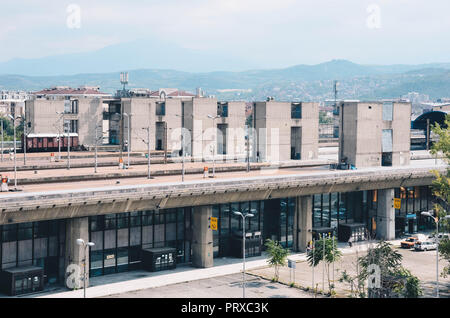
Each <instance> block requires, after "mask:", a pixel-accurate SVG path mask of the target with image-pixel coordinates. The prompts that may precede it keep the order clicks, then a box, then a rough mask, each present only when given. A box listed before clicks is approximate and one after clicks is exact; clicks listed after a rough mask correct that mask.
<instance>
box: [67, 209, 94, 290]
mask: <svg viewBox="0 0 450 318" xmlns="http://www.w3.org/2000/svg"><path fill="white" fill-rule="evenodd" d="M79 238H81V239H83V240H84V241H85V242H86V243H87V242H89V218H88V217H83V218H74V219H68V220H66V254H65V267H64V270H65V276H64V277H65V280H64V284H65V286H66V287H68V288H70V289H73V288H78V289H79V288H83V275H84V256H85V253H84V252H85V251H84V248H83V247H82V246H80V245H78V244H77V239H79ZM86 252H87V253H86V277H87V278H86V287H87V286H89V250H87V251H86Z"/></svg>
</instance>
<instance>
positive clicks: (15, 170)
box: [8, 115, 21, 190]
mask: <svg viewBox="0 0 450 318" xmlns="http://www.w3.org/2000/svg"><path fill="white" fill-rule="evenodd" d="M8 116H9V118H11V120H12V122H13V129H14V190H17V160H16V155H17V146H16V120H17V119H19V118H21V116H20V115H19V116H17V117H14V116H11V115H8Z"/></svg>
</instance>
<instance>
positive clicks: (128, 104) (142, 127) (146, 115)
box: [119, 97, 156, 152]
mask: <svg viewBox="0 0 450 318" xmlns="http://www.w3.org/2000/svg"><path fill="white" fill-rule="evenodd" d="M122 107H123V112H124V113H127V114H131V119H130V127H131V130H130V135H131V137H130V140H131V142H130V150H131V151H142V152H147V149H148V146H147V139H148V137H147V128H148V127H149V126H150V149H151V150H154V149H155V133H156V130H155V117H156V115H155V100H154V99H150V98H141V97H133V98H123V99H122ZM123 127H124V130H123V133H124V139H126V136H127V130H128V123H127V118H126V117H125V116H124V117H123ZM119 138H120V137H119Z"/></svg>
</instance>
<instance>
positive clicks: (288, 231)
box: [212, 198, 295, 257]
mask: <svg viewBox="0 0 450 318" xmlns="http://www.w3.org/2000/svg"><path fill="white" fill-rule="evenodd" d="M236 211H239V212H243V213H252V214H253V215H254V216H253V217H252V218H248V219H246V222H245V231H246V232H247V233H254V232H261V235H262V238H263V243H264V241H265V240H266V239H268V238H271V239H274V240H277V241H279V242H280V244H281V245H282V246H284V247H287V248H292V246H293V227H294V215H295V198H284V199H275V200H266V201H245V202H234V203H227V204H220V205H214V206H213V212H212V214H213V217H217V218H218V231H213V244H214V245H213V246H214V247H213V250H214V257H225V256H230V255H232V251H231V250H230V246H231V244H230V242H231V238H232V236H233V235H235V234H237V233H239V235H240V233H242V232H241V231H242V218H241V217H240V216H237V215H235V214H234V213H233V212H236Z"/></svg>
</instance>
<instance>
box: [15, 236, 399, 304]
mask: <svg viewBox="0 0 450 318" xmlns="http://www.w3.org/2000/svg"><path fill="white" fill-rule="evenodd" d="M390 242H391V243H392V244H394V245H399V242H400V240H395V241H390ZM338 246H339V248H340V249H341V251H342V253H343V254H344V255H348V254H352V253H354V248H355V246H358V249H359V251H360V252H363V251H365V250H367V246H368V244H367V243H360V244H356V243H355V244H354V247H353V248H350V247H348V245H347V244H346V243H339V245H338ZM288 258H289V259H291V260H294V261H296V262H304V261H306V253H295V254H291V255H289V257H288ZM267 266H268V264H267V255H266V254H265V253H263V255H261V256H257V257H251V258H247V259H246V262H245V267H246V271H249V272H250V271H252V270H257V269H262V268H267ZM241 270H242V260H241V259H237V258H215V259H214V266H213V267H210V268H193V267H191V266H189V265H183V266H178V267H177V268H176V269H173V270H170V271H161V272H147V271H143V270H136V271H130V272H124V273H117V274H111V275H105V276H99V277H91V278H90V287H88V288H87V289H86V297H88V298H94V297H104V296H109V295H115V294H123V293H129V292H135V291H139V290H144V289H149V288H156V287H162V286H168V285H173V284H180V283H185V282H190V281H196V280H202V279H209V278H214V277H221V276H226V275H232V274H237V273H241ZM270 270H271V271H273V269H270ZM22 297H37V298H80V297H83V290H82V289H80V290H73V291H68V290H67V289H65V288H62V287H61V288H58V289H56V290H53V291H47V292H43V293H37V294H33V295H27V296H22Z"/></svg>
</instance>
